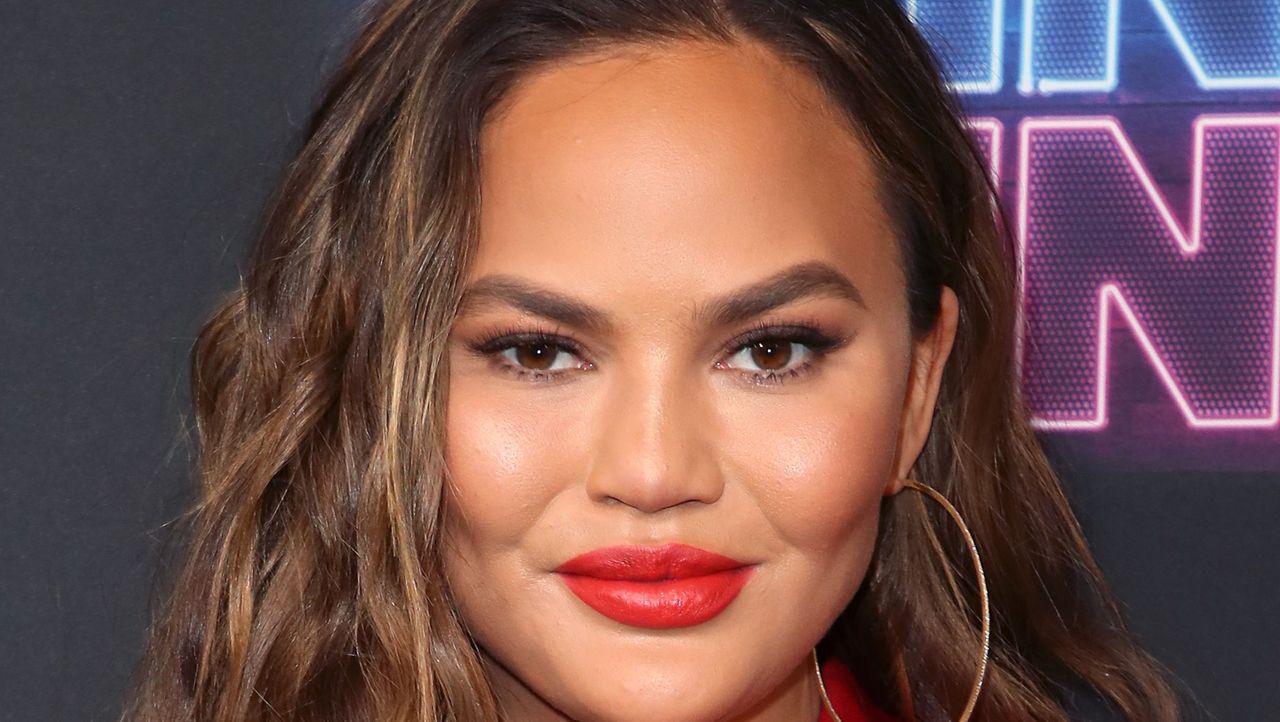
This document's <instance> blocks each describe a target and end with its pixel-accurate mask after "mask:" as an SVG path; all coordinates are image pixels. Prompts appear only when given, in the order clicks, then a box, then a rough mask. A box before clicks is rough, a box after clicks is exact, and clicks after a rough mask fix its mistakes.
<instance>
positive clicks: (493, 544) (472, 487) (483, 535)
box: [445, 378, 573, 553]
mask: <svg viewBox="0 0 1280 722" xmlns="http://www.w3.org/2000/svg"><path fill="white" fill-rule="evenodd" d="M562 422H563V415H558V414H553V413H550V412H548V411H547V410H546V409H545V408H544V409H539V408H536V407H535V408H523V406H522V404H521V399H520V395H518V394H510V393H502V391H501V382H497V383H495V381H494V379H492V378H490V379H487V380H485V379H480V378H475V379H470V378H464V379H461V380H458V381H455V382H453V383H452V384H451V386H450V390H449V404H448V410H447V422H446V429H447V430H446V442H445V463H446V465H447V466H448V468H449V476H450V479H451V484H450V488H449V490H448V493H447V494H446V500H445V503H446V514H445V520H446V525H447V528H448V529H449V531H450V534H451V537H452V543H451V544H450V547H451V548H457V549H458V550H459V551H463V552H465V551H471V552H474V551H484V552H485V553H494V552H498V551H501V550H504V549H512V548H514V547H515V546H516V545H517V544H518V543H519V541H520V540H521V538H522V537H523V536H524V534H525V532H526V531H528V530H529V529H530V527H532V526H533V525H534V524H535V523H536V521H537V519H538V517H539V515H540V514H541V513H542V511H543V510H544V509H546V508H547V506H548V505H549V504H550V502H551V500H552V498H553V497H554V496H555V495H556V494H557V493H558V491H559V489H558V487H557V485H556V480H557V479H562V478H565V475H564V474H562V473H559V472H558V471H557V470H558V469H561V468H563V467H564V466H565V464H566V463H567V460H568V459H569V458H571V457H572V456H573V451H572V449H570V448H568V446H567V443H566V442H565V441H564V439H565V435H563V434H561V433H559V432H558V431H557V430H556V428H555V426H554V425H555V424H557V423H562Z"/></svg>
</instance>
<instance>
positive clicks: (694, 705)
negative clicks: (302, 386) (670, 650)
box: [561, 649, 752, 722]
mask: <svg viewBox="0 0 1280 722" xmlns="http://www.w3.org/2000/svg"><path fill="white" fill-rule="evenodd" d="M610 657H612V659H614V660H625V661H616V662H613V663H606V665H607V669H599V668H594V669H588V668H584V669H575V670H572V671H568V670H567V672H568V678H567V679H565V680H564V683H565V687H562V688H561V693H562V694H564V695H565V696H567V697H568V698H569V699H566V700H565V704H564V706H563V707H562V711H564V712H566V713H567V714H568V715H569V716H570V717H572V718H573V719H575V720H581V722H588V720H590V721H592V722H714V721H715V720H722V719H724V718H725V717H727V716H729V714H730V713H731V712H734V711H735V710H736V709H737V708H739V707H740V706H742V705H743V704H744V702H745V703H748V704H749V703H750V701H751V700H744V699H743V697H744V696H747V695H749V694H750V693H751V692H752V689H751V688H750V687H746V688H744V689H735V688H734V685H733V684H732V683H733V681H734V680H736V679H742V678H743V674H742V673H743V672H744V671H745V670H741V669H738V668H737V667H738V665H739V664H740V663H741V662H742V659H741V656H740V655H732V654H730V655H728V656H727V657H726V656H723V655H713V658H708V657H707V655H705V654H704V655H698V654H690V653H688V652H687V651H686V652H685V653H684V654H677V655H668V654H662V653H661V652H659V651H658V650H657V649H654V650H652V651H651V652H650V653H648V654H646V653H645V652H643V651H637V650H634V649H632V650H629V651H625V652H624V651H619V652H618V653H617V654H616V655H601V656H600V657H599V658H601V659H609V658H610Z"/></svg>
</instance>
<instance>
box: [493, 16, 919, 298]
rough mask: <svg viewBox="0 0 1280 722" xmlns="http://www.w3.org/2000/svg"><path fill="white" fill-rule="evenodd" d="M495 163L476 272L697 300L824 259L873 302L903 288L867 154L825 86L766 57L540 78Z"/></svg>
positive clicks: (680, 54) (746, 47) (515, 105)
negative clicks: (696, 297)
mask: <svg viewBox="0 0 1280 722" xmlns="http://www.w3.org/2000/svg"><path fill="white" fill-rule="evenodd" d="M481 169H482V170H481V172H482V176H481V185H482V204H481V220H480V238H479V246H478V249H477V255H476V258H475V265H474V268H473V276H479V275H483V274H485V273H487V272H503V273H511V272H518V273H520V274H521V275H524V276H526V277H531V278H534V279H537V280H539V281H542V282H544V283H546V284H547V285H551V286H559V287H561V288H568V287H571V288H574V289H583V288H586V289H588V291H590V290H591V289H592V288H594V289H595V290H596V291H599V292H601V293H604V292H609V291H612V292H622V291H623V290H625V289H627V288H630V287H632V286H635V287H636V288H635V290H637V292H640V291H642V290H648V291H655V290H663V291H669V292H672V293H686V294H688V293H692V292H694V291H695V290H699V291H706V292H713V291H714V289H717V288H731V287H734V286H737V285H740V284H743V283H748V282H751V281H754V280H757V279H758V278H760V277H763V276H767V275H769V274H770V273H772V272H774V271H776V270H777V269H779V268H781V267H784V266H788V265H792V264H796V263H804V262H809V261H813V260H819V261H825V262H829V263H831V264H832V265H835V266H836V267H838V268H840V269H841V270H843V271H845V272H846V273H847V275H849V276H851V277H856V278H857V279H860V281H859V286H866V287H867V288H864V293H870V294H871V295H872V296H874V295H876V294H877V293H883V294H887V295H892V294H895V293H897V292H898V290H897V289H895V287H896V286H900V285H901V280H899V275H898V271H897V250H896V242H895V241H894V239H893V231H892V229H891V225H890V223H889V220H888V218H887V215H886V213H885V210H884V208H883V207H882V205H881V203H880V201H879V199H878V196H877V193H876V177H875V172H874V169H873V166H872V163H871V161H870V157H869V154H868V153H867V151H866V149H865V148H864V146H863V145H862V144H861V143H860V142H859V140H858V139H857V138H856V136H855V135H854V134H853V132H852V131H851V130H850V129H849V127H848V126H847V125H846V124H845V123H844V121H843V120H842V119H841V118H839V116H838V115H837V111H835V110H834V109H833V108H832V107H831V106H830V103H829V101H828V100H827V98H826V97H825V95H824V93H823V91H822V89H821V88H820V87H819V86H818V85H817V83H816V82H815V81H814V80H813V79H811V78H810V77H809V76H808V75H807V74H805V73H804V72H803V71H801V70H799V69H797V68H795V67H793V66H791V65H788V64H786V63H784V62H783V61H781V60H780V59H778V58H777V57H776V56H775V55H773V54H772V53H771V52H770V51H768V50H766V49H763V48H761V47H760V46H757V45H751V44H743V45H735V46H726V45H719V44H710V43H699V42H691V41H690V42H680V43H673V44H668V45H662V46H646V47H627V48H617V49H613V50H610V51H608V52H603V53H598V54H594V55H591V56H585V57H575V58H572V59H570V60H568V61H565V62H561V63H558V64H556V65H554V66H551V67H548V68H545V69H542V70H539V71H538V72H536V73H534V74H531V75H529V76H526V77H525V78H523V79H522V81H521V82H520V83H519V84H518V85H517V86H516V87H515V88H514V89H513V90H512V91H511V92H510V93H509V94H508V96H507V97H506V98H505V99H504V101H503V103H502V105H501V106H500V107H499V109H498V112H496V113H495V114H494V115H493V116H491V118H490V120H489V121H488V123H487V124H486V127H485V129H484V133H483V136H482V166H481ZM566 273H570V274H572V276H571V277H566ZM640 286H643V287H644V288H640ZM876 286H880V287H881V288H879V289H877V288H876Z"/></svg>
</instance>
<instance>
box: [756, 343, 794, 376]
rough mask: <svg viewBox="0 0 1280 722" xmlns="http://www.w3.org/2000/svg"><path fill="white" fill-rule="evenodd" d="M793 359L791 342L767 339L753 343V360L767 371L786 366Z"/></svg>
mask: <svg viewBox="0 0 1280 722" xmlns="http://www.w3.org/2000/svg"><path fill="white" fill-rule="evenodd" d="M790 360H791V342H790V341H784V340H782V339H767V340H764V341H756V342H755V343H753V344H751V361H752V362H753V363H755V364H756V365H757V366H759V367H760V368H762V369H764V370H766V371H777V370H779V369H783V368H786V366H787V362H788V361H790Z"/></svg>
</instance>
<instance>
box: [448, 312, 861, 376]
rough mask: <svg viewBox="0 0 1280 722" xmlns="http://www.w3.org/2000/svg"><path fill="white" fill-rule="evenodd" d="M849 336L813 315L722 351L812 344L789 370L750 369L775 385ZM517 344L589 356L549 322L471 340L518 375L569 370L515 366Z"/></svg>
mask: <svg viewBox="0 0 1280 722" xmlns="http://www.w3.org/2000/svg"><path fill="white" fill-rule="evenodd" d="M848 340H849V339H847V338H844V337H840V336H834V335H831V334H829V333H827V332H825V331H823V330H822V329H821V324H819V323H817V322H816V321H815V320H812V319H807V320H804V321H801V322H799V323H788V324H770V323H765V322H758V323H757V324H756V325H754V326H752V327H751V328H750V329H748V330H747V331H745V332H743V333H742V334H740V335H738V336H737V337H736V338H734V339H733V341H731V342H730V343H729V344H728V345H726V346H725V347H724V348H723V349H722V350H721V351H722V353H723V354H728V355H729V356H730V357H732V356H735V355H737V353H738V352H739V351H741V350H742V349H744V348H746V347H748V346H750V345H751V344H753V343H757V342H760V341H783V342H787V343H798V344H800V345H802V346H805V347H806V348H808V350H809V358H808V359H807V360H806V361H805V362H804V363H802V364H801V365H799V366H797V367H795V368H791V369H788V370H786V371H768V372H765V373H748V376H749V377H750V382H751V383H753V384H756V385H760V386H772V385H778V384H783V383H786V382H787V381H789V380H792V379H796V378H799V377H801V376H805V375H807V374H809V373H810V372H812V371H813V370H814V369H815V368H816V366H817V365H818V364H819V363H820V362H821V361H822V360H823V359H824V358H825V357H826V356H827V354H829V353H831V352H832V351H835V350H836V349H838V348H840V347H841V346H844V345H845V343H847V342H848ZM517 346H549V347H551V348H553V349H555V350H556V351H557V352H559V351H567V352H569V353H571V354H573V355H575V356H577V357H579V358H583V357H584V356H585V353H584V351H583V348H582V346H581V345H580V344H578V343H577V342H575V341H573V340H572V339H570V338H568V337H566V336H563V335H561V334H560V332H559V329H558V328H556V329H549V328H547V327H545V326H534V327H533V328H531V329H522V328H516V327H508V328H504V329H502V330H499V331H496V332H494V333H491V334H489V335H487V336H485V337H484V338H482V339H480V340H478V341H476V342H475V343H473V344H471V350H472V351H473V352H474V353H476V354H478V355H480V356H483V357H485V358H488V359H490V361H491V362H492V363H493V364H494V366H496V367H497V368H498V369H499V370H500V371H503V372H506V373H509V374H511V375H512V376H515V377H516V378H527V379H530V380H531V381H532V382H533V383H541V382H547V381H553V380H555V379H556V377H559V376H561V375H562V374H564V373H565V371H530V370H527V369H523V368H520V367H518V366H514V365H512V364H510V363H508V362H506V361H503V360H502V359H501V358H500V354H501V352H503V351H506V350H507V349H511V348H515V347H517ZM583 364H584V365H588V366H590V367H594V364H592V363H591V362H590V361H587V360H585V359H584V360H583ZM719 364H720V362H718V361H717V365H719Z"/></svg>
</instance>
